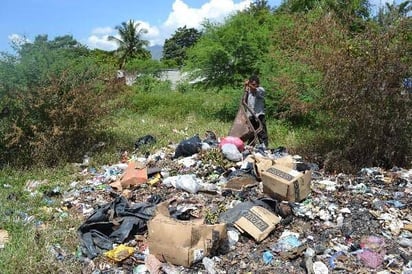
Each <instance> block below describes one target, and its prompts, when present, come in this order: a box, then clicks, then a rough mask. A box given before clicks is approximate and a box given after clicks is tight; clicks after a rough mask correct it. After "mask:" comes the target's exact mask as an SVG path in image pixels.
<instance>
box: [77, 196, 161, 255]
mask: <svg viewBox="0 0 412 274" xmlns="http://www.w3.org/2000/svg"><path fill="white" fill-rule="evenodd" d="M152 200H153V199H152ZM155 201H156V202H157V203H158V202H160V201H159V200H158V199H155ZM157 203H150V202H145V203H137V204H134V205H133V206H130V205H129V203H128V201H127V199H126V198H125V197H123V196H117V197H116V198H115V199H114V201H112V202H111V203H108V204H105V205H104V206H102V207H100V208H98V209H97V210H96V211H95V212H94V213H93V214H92V215H90V217H89V218H87V220H86V221H85V222H84V223H83V224H82V225H81V226H80V227H79V228H78V235H79V238H80V245H81V250H82V253H83V254H84V255H85V256H87V257H88V258H94V257H96V256H97V255H99V254H101V253H102V252H103V251H105V250H110V249H111V248H112V246H113V244H114V243H123V242H124V241H125V240H126V239H127V238H129V237H130V236H131V235H135V234H143V233H145V232H146V231H147V221H148V220H149V219H151V218H152V216H153V214H154V211H155V209H156V204H157Z"/></svg>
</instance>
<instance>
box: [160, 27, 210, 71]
mask: <svg viewBox="0 0 412 274" xmlns="http://www.w3.org/2000/svg"><path fill="white" fill-rule="evenodd" d="M201 35H202V33H201V32H200V31H198V30H197V29H195V28H187V27H186V26H184V27H180V28H178V29H177V30H176V32H175V33H174V34H173V35H172V37H171V38H169V39H166V40H165V43H164V46H163V56H162V59H161V61H163V62H167V63H169V64H172V65H174V64H175V65H177V66H179V67H181V66H182V65H183V63H184V61H185V60H186V58H187V56H186V51H187V49H188V48H190V47H192V46H193V45H194V44H196V42H197V41H198V40H199V38H200V37H201Z"/></svg>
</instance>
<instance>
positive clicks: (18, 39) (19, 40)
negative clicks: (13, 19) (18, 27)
mask: <svg viewBox="0 0 412 274" xmlns="http://www.w3.org/2000/svg"><path fill="white" fill-rule="evenodd" d="M7 38H8V39H9V40H10V42H12V43H13V44H16V45H22V44H24V43H31V40H30V39H29V38H27V37H26V36H22V35H20V34H16V33H13V34H10V35H9V36H8V37H7Z"/></svg>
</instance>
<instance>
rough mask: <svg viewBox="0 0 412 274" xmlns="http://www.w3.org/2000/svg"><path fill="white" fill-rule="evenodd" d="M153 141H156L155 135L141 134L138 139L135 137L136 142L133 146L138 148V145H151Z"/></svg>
mask: <svg viewBox="0 0 412 274" xmlns="http://www.w3.org/2000/svg"><path fill="white" fill-rule="evenodd" d="M154 143H156V137H154V136H152V135H150V134H148V135H145V136H142V137H140V138H139V139H137V140H136V142H135V143H134V148H135V149H139V148H140V147H142V146H144V145H152V144H154Z"/></svg>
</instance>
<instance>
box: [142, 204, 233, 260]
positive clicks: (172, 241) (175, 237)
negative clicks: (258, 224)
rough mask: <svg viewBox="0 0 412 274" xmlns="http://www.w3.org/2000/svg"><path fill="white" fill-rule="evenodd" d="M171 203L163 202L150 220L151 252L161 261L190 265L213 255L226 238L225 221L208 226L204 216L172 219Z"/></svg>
mask: <svg viewBox="0 0 412 274" xmlns="http://www.w3.org/2000/svg"><path fill="white" fill-rule="evenodd" d="M169 204H170V201H166V202H163V203H160V204H159V205H158V206H157V207H156V213H155V216H154V217H153V218H152V219H151V220H150V221H149V222H148V245H149V252H150V254H153V255H155V256H156V258H158V259H159V260H160V261H162V262H169V263H172V264H175V265H182V266H185V267H189V266H191V265H192V264H193V263H195V262H198V261H200V260H202V259H203V257H205V256H209V255H211V254H213V253H214V252H215V251H216V250H217V248H219V246H220V245H221V244H222V243H223V242H224V241H225V240H226V239H227V229H226V224H216V225H207V224H204V223H203V219H198V220H195V221H180V220H177V219H174V218H171V217H170V214H169V210H168V205H169Z"/></svg>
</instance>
